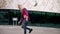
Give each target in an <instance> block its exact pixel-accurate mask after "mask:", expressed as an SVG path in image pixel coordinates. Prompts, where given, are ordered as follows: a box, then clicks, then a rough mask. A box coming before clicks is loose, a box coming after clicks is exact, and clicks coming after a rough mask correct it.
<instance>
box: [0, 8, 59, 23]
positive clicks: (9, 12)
mask: <svg viewBox="0 0 60 34" xmlns="http://www.w3.org/2000/svg"><path fill="white" fill-rule="evenodd" d="M1 12H4V13H3V14H0V15H3V17H4V19H8V18H9V19H8V21H10V20H11V21H10V22H12V18H13V17H18V19H20V17H21V13H20V11H19V10H14V9H0V13H1ZM28 12H29V16H30V22H31V23H32V24H34V23H40V24H47V23H48V24H49V23H52V24H60V13H52V12H44V11H31V10H28ZM0 17H2V16H0ZM2 19H3V18H2ZM0 20H1V19H0Z"/></svg>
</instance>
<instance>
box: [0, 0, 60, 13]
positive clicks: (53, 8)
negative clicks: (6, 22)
mask: <svg viewBox="0 0 60 34" xmlns="http://www.w3.org/2000/svg"><path fill="white" fill-rule="evenodd" d="M35 3H37V6H34V5H35ZM18 4H22V5H23V6H24V7H25V8H27V9H28V10H37V11H49V12H57V13H60V0H0V9H18V8H17V5H18Z"/></svg>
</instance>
